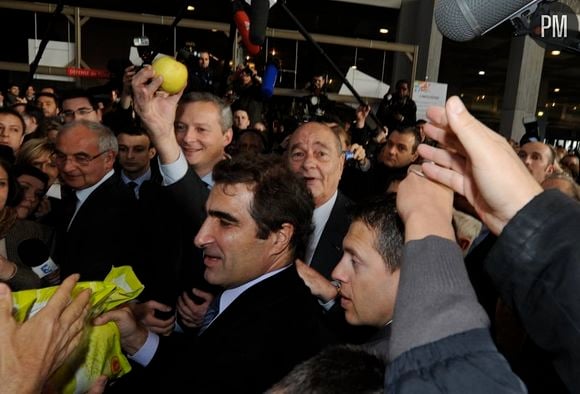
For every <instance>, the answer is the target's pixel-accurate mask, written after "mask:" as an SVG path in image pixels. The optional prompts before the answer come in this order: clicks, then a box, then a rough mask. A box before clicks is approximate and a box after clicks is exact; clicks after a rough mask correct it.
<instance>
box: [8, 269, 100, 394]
mask: <svg viewBox="0 0 580 394" xmlns="http://www.w3.org/2000/svg"><path fill="white" fill-rule="evenodd" d="M78 280H79V275H77V274H75V275H71V276H69V277H67V278H66V279H65V280H64V281H63V282H62V284H61V285H60V286H59V287H58V289H57V290H56V292H55V293H54V295H53V296H52V297H51V299H50V300H49V301H48V303H47V304H46V306H45V307H44V308H42V309H41V310H40V311H39V312H38V313H36V314H35V315H34V316H32V317H31V318H30V319H28V320H27V321H25V322H24V323H22V324H18V323H17V322H16V320H14V318H13V316H12V307H13V305H12V293H11V291H10V289H9V287H8V286H7V285H6V284H3V283H0V349H1V350H0V382H2V384H1V387H0V392H2V393H29V392H30V393H31V392H41V390H42V387H43V385H44V384H45V382H46V380H47V379H48V378H49V377H50V375H51V374H52V373H53V372H54V371H55V370H56V369H57V368H58V367H60V366H61V365H62V363H63V362H64V361H65V360H66V359H67V357H68V356H69V355H70V354H71V352H72V351H73V350H74V349H75V347H76V346H77V345H78V344H79V342H80V340H81V337H82V333H83V329H84V327H85V324H86V317H87V314H88V311H89V298H90V294H91V292H90V290H88V289H87V290H84V291H82V292H80V293H79V294H78V295H77V296H76V297H75V298H74V299H72V298H71V293H72V290H73V289H74V287H75V285H76V284H77V282H78Z"/></svg>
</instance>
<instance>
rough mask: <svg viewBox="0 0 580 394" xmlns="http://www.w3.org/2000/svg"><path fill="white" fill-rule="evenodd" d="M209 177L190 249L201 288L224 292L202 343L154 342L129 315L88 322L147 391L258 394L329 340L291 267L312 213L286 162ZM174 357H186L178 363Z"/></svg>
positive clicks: (227, 167) (221, 166) (193, 339)
mask: <svg viewBox="0 0 580 394" xmlns="http://www.w3.org/2000/svg"><path fill="white" fill-rule="evenodd" d="M213 177H214V180H215V185H214V187H213V188H212V190H211V192H210V195H209V199H208V201H207V203H206V212H207V218H206V220H205V221H204V223H203V225H202V227H201V229H200V231H199V233H198V234H197V236H196V237H195V244H196V245H197V246H198V247H199V248H201V249H202V250H203V253H204V259H203V262H204V265H205V268H206V269H205V277H206V279H207V280H208V281H209V282H210V283H212V284H214V285H219V286H221V287H222V288H223V292H221V293H220V294H219V295H218V296H217V297H216V298H215V299H214V302H213V303H212V306H211V307H210V309H209V310H208V313H207V314H206V319H204V324H203V326H202V327H201V328H200V330H199V334H198V335H197V336H191V335H187V334H173V335H172V336H170V337H161V338H159V337H157V336H156V335H155V334H153V333H151V332H148V331H147V330H146V329H145V328H144V327H143V326H140V325H138V324H137V322H136V321H135V319H134V318H133V317H132V316H131V314H130V310H128V309H119V310H115V311H111V312H108V313H106V314H104V315H102V316H101V317H99V318H98V319H97V320H96V321H95V323H96V324H103V323H105V322H108V321H115V323H116V324H117V325H118V326H119V329H120V330H121V338H122V339H121V345H122V348H123V349H124V350H125V351H126V352H127V353H128V354H129V355H130V357H131V358H132V359H134V360H135V361H137V362H139V363H140V364H142V365H146V370H147V371H148V373H147V374H146V375H145V377H144V379H146V380H147V384H148V386H147V387H148V389H149V390H152V391H156V392H171V393H173V392H183V387H188V388H189V389H190V390H191V391H194V392H200V393H233V392H235V393H258V392H264V391H265V390H266V389H267V388H268V387H270V386H271V385H272V384H273V383H274V382H276V381H277V380H279V379H280V378H281V377H282V376H284V375H285V374H286V373H288V372H289V371H290V370H291V369H292V367H293V366H294V365H296V364H297V363H299V362H300V361H303V360H305V359H306V358H308V357H310V356H312V355H314V354H315V353H316V352H317V351H319V350H320V349H321V346H322V345H323V344H324V342H323V341H324V339H323V338H326V335H325V333H324V327H323V325H322V324H321V321H320V319H319V318H320V314H321V311H320V308H319V307H318V305H317V303H316V301H315V300H314V299H313V297H312V296H311V295H310V292H309V290H308V288H307V287H306V286H305V285H304V283H303V281H302V280H301V279H300V277H299V276H298V273H297V271H296V267H295V265H294V259H295V257H296V256H300V255H302V254H303V251H304V249H305V244H306V240H307V239H308V234H309V233H310V231H311V218H312V211H313V207H314V206H313V205H314V204H313V202H312V198H311V196H310V194H309V192H308V190H307V188H306V186H305V184H304V183H303V182H302V181H301V180H300V179H299V178H298V177H296V176H295V175H294V174H293V173H292V172H290V170H289V169H288V168H287V166H286V165H285V163H284V161H283V159H281V158H279V157H266V156H257V157H238V158H234V159H232V160H223V161H221V162H220V163H218V164H217V165H216V167H215V168H214V171H213ZM172 349H178V351H180V352H182V353H183V352H186V353H187V354H189V355H191V356H192V357H186V360H187V361H186V362H182V361H181V360H183V357H175V353H174V351H172ZM160 376H162V377H163V379H159V377H160Z"/></svg>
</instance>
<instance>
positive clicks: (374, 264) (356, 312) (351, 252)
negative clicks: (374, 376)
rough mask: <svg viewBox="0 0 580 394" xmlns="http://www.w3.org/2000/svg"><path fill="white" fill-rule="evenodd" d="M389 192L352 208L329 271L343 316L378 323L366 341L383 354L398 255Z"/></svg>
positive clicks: (398, 232) (399, 240) (399, 230)
mask: <svg viewBox="0 0 580 394" xmlns="http://www.w3.org/2000/svg"><path fill="white" fill-rule="evenodd" d="M395 204H396V200H395V195H394V194H389V195H388V196H381V197H377V198H375V199H373V200H369V201H366V202H364V203H361V204H359V205H357V206H355V207H354V209H352V214H351V218H352V222H351V224H350V228H349V229H348V233H347V234H346V236H345V237H344V241H343V249H344V254H343V256H342V259H341V260H340V262H339V263H338V265H337V266H336V267H335V268H334V271H333V272H332V278H333V279H335V280H338V281H339V282H340V295H341V297H340V304H341V306H342V308H343V309H344V311H345V317H346V321H347V322H348V323H349V324H352V325H357V326H358V325H367V326H372V327H375V328H377V329H378V331H377V333H376V334H375V335H374V337H373V338H372V339H371V342H370V343H368V344H367V345H368V346H369V347H371V348H375V349H376V350H377V351H378V352H379V355H380V356H381V357H383V358H384V359H386V355H387V349H388V339H389V336H390V324H391V321H392V319H393V311H394V309H395V300H396V298H397V289H398V285H399V272H400V268H401V261H402V255H403V238H404V229H403V223H402V222H401V219H400V218H399V215H398V213H397V209H396V205H395Z"/></svg>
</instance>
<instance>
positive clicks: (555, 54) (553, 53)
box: [550, 49, 562, 56]
mask: <svg viewBox="0 0 580 394" xmlns="http://www.w3.org/2000/svg"><path fill="white" fill-rule="evenodd" d="M550 53H551V54H552V56H560V53H562V52H560V51H558V50H557V49H556V50H554V51H552V52H550Z"/></svg>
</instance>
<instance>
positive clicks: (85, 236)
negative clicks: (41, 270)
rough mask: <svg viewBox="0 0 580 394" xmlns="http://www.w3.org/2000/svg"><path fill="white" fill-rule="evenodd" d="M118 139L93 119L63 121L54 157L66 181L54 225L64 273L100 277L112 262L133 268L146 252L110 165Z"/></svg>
mask: <svg viewBox="0 0 580 394" xmlns="http://www.w3.org/2000/svg"><path fill="white" fill-rule="evenodd" d="M117 151H118V146H117V139H116V138H115V136H114V135H113V133H112V131H111V130H110V129H109V128H108V127H106V126H104V125H102V124H100V123H97V122H91V121H87V120H80V121H73V122H71V123H67V124H65V125H63V126H62V129H61V130H60V132H59V133H58V137H57V140H56V152H55V162H56V165H57V166H58V169H59V171H60V174H61V176H62V179H63V181H64V183H65V185H66V186H67V187H68V188H69V189H70V192H69V193H68V196H65V199H64V202H63V204H64V206H65V211H67V214H65V217H63V218H62V221H61V223H60V225H59V228H58V230H57V237H58V238H57V243H56V259H55V261H56V262H57V263H58V264H60V265H61V269H62V275H63V277H66V276H68V275H69V274H71V273H75V272H78V273H80V274H81V280H83V281H91V280H103V279H104V278H105V276H106V275H107V274H108V273H109V271H110V269H111V267H112V266H113V265H116V266H119V265H131V266H133V267H134V268H135V271H136V272H137V271H138V265H139V264H141V265H143V264H144V261H143V259H144V256H145V255H146V252H145V250H144V248H143V245H142V244H141V242H142V241H141V231H142V230H143V228H144V226H143V225H142V224H141V223H140V221H141V220H142V215H139V214H138V212H137V211H136V209H135V204H134V203H133V201H134V197H133V196H132V195H131V192H130V191H129V190H128V189H127V188H126V187H125V186H124V185H123V184H122V182H121V180H120V179H119V177H118V175H116V174H115V171H114V170H113V165H114V163H115V156H116V155H117Z"/></svg>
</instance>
